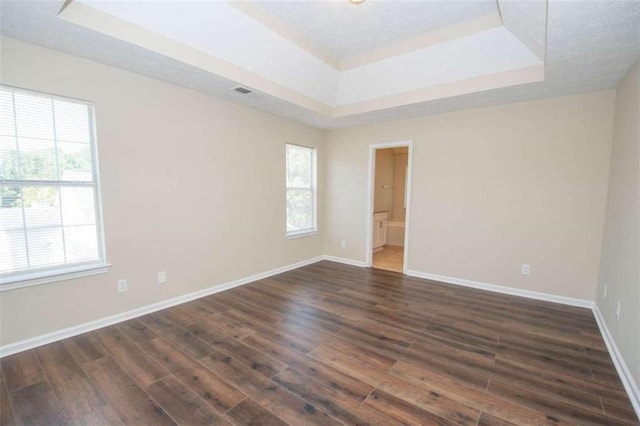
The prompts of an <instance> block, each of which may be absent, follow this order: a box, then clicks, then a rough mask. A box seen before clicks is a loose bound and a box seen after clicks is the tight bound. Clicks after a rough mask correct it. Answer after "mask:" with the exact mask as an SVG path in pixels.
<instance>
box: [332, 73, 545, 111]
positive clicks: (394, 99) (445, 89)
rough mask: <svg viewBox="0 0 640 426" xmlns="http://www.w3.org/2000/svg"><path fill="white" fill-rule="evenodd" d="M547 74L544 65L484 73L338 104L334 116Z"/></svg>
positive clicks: (506, 84) (532, 79)
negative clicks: (366, 99) (361, 100)
mask: <svg viewBox="0 0 640 426" xmlns="http://www.w3.org/2000/svg"><path fill="white" fill-rule="evenodd" d="M544 76H545V70H544V64H538V65H533V66H530V67H526V68H521V69H515V70H509V71H503V72H497V73H493V74H488V75H481V76H478V77H474V78H469V79H466V80H462V81H460V80H458V81H453V82H449V83H444V84H439V85H436V86H430V87H425V88H422V89H419V90H413V91H410V92H406V93H400V94H395V95H389V96H384V97H380V98H377V99H373V100H369V101H364V102H358V103H352V104H349V105H342V106H337V107H335V108H334V109H333V117H336V118H338V117H347V116H350V115H355V114H362V113H366V112H372V111H379V110H384V109H389V108H394V107H399V106H403V105H410V104H415V103H420V102H428V101H433V100H436V99H446V98H452V97H454V96H459V95H465V94H471V93H477V92H482V91H485V90H491V89H499V88H504V87H511V86H517V85H520V84H526V83H534V82H540V81H543V80H544Z"/></svg>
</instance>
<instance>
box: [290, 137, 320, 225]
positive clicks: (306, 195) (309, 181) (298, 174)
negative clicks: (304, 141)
mask: <svg viewBox="0 0 640 426" xmlns="http://www.w3.org/2000/svg"><path fill="white" fill-rule="evenodd" d="M286 148H287V237H298V236H304V235H308V234H311V233H315V232H316V231H317V230H318V228H317V220H316V216H317V215H316V198H317V197H316V150H315V149H314V148H307V147H304V146H298V145H291V144H287V147H286Z"/></svg>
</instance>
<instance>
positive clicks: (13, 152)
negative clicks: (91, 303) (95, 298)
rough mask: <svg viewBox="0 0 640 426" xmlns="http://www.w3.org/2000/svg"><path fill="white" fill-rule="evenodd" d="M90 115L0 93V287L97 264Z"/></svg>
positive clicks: (78, 107)
mask: <svg viewBox="0 0 640 426" xmlns="http://www.w3.org/2000/svg"><path fill="white" fill-rule="evenodd" d="M93 130H94V123H93V107H92V105H91V104H89V103H86V102H81V101H76V100H72V99H66V98H60V97H54V96H51V95H45V94H40V93H35V92H30V91H25V90H19V89H14V88H10V87H6V86H0V285H2V284H7V283H14V282H16V281H21V280H26V279H32V278H41V277H46V276H51V275H58V274H60V273H61V272H62V271H64V272H73V271H77V270H81V269H83V268H84V269H86V268H87V267H91V266H92V265H98V264H101V265H103V264H104V255H103V246H102V226H101V219H100V214H99V211H100V208H99V197H98V194H99V192H98V184H97V181H98V179H97V170H96V145H95V138H94V131H93Z"/></svg>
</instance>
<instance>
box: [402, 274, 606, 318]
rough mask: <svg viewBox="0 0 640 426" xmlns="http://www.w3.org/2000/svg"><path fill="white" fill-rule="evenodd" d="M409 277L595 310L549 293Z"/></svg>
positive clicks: (586, 303)
mask: <svg viewBox="0 0 640 426" xmlns="http://www.w3.org/2000/svg"><path fill="white" fill-rule="evenodd" d="M407 275H408V276H410V277H416V278H424V279H426V280H431V281H440V282H443V283H447V284H455V285H459V286H464V287H472V288H477V289H481V290H487V291H492V292H494V293H503V294H510V295H512V296H520V297H526V298H529V299H536V300H544V301H546V302H554V303H560V304H563V305H569V306H578V307H580V308H588V309H593V307H594V302H592V301H590V300H584V299H574V298H572V297H565V296H556V295H554V294H549V293H538V292H536V291H530V290H523V289H520V288H514V287H506V286H501V285H496V284H488V283H483V282H480V281H472V280H466V279H462V278H455V277H448V276H445V275H436V274H429V273H426V272H420V271H414V270H408V271H407Z"/></svg>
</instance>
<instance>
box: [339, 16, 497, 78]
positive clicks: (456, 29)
mask: <svg viewBox="0 0 640 426" xmlns="http://www.w3.org/2000/svg"><path fill="white" fill-rule="evenodd" d="M501 26H502V19H501V18H500V15H499V14H498V13H497V12H496V13H488V14H486V15H484V16H480V17H479V18H475V19H471V20H469V21H465V22H461V23H459V24H453V25H449V26H446V27H444V28H441V29H439V30H436V31H432V32H429V33H426V34H423V35H420V36H418V37H414V38H411V39H408V40H404V41H401V42H399V43H396V44H393V45H391V46H387V47H383V48H381V49H377V50H374V51H372V52H367V53H363V54H361V55H357V56H354V57H351V58H348V59H344V60H342V61H340V70H341V71H345V70H349V69H352V68H356V67H361V66H364V65H369V64H372V63H374V62H379V61H382V60H385V59H389V58H391V57H394V56H398V55H402V54H405V53H409V52H413V51H416V50H420V49H424V48H427V47H431V46H434V45H437V44H441V43H445V42H447V41H450V40H454V39H457V38H463V37H468V36H471V35H473V34H476V33H479V32H482V31H487V30H491V29H493V28H498V27H501Z"/></svg>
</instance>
